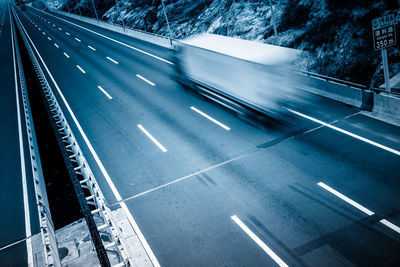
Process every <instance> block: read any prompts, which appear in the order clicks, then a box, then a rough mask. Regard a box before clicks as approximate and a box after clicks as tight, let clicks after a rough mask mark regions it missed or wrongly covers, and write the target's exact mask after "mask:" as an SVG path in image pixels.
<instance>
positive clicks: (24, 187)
mask: <svg viewBox="0 0 400 267" xmlns="http://www.w3.org/2000/svg"><path fill="white" fill-rule="evenodd" d="M8 8H9V9H8V14H9V16H10V31H11V44H12V52H13V65H14V83H15V98H16V105H17V121H18V141H19V156H20V163H21V180H22V195H23V199H24V216H25V236H26V237H30V236H31V235H32V230H31V216H30V210H29V200H28V187H27V181H26V167H25V156H24V155H25V154H24V141H23V140H22V123H21V110H20V100H19V93H18V91H19V90H18V78H17V63H16V55H15V53H16V51H15V44H14V35H13V33H14V30H13V24H12V21H11V12H10V7H8ZM26 250H27V255H28V262H27V263H28V266H33V249H32V240H31V239H30V238H28V239H27V240H26Z"/></svg>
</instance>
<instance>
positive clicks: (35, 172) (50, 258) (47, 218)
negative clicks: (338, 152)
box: [12, 22, 61, 267]
mask: <svg viewBox="0 0 400 267" xmlns="http://www.w3.org/2000/svg"><path fill="white" fill-rule="evenodd" d="M14 25H15V24H14V22H12V34H13V36H14V40H17V36H16V30H15V26H14ZM14 46H15V47H13V48H12V49H15V52H16V65H17V68H18V77H19V86H20V88H21V96H22V106H23V109H24V117H25V126H26V134H27V137H28V144H29V156H30V162H31V169H32V176H33V187H34V192H35V199H36V206H37V212H38V217H39V225H40V233H41V237H42V244H43V256H44V264H45V266H56V267H58V266H61V263H60V258H59V256H58V248H57V242H56V238H55V233H54V225H53V222H52V220H51V214H50V211H49V207H48V206H49V204H48V203H47V197H46V192H45V186H44V179H43V174H42V172H41V166H40V160H39V151H38V148H37V144H36V137H35V129H34V127H33V125H34V124H33V120H32V112H31V108H30V104H29V99H28V93H27V91H26V82H25V76H24V71H23V67H22V60H21V55H20V51H19V46H18V42H17V41H15V43H14ZM42 188H44V190H42Z"/></svg>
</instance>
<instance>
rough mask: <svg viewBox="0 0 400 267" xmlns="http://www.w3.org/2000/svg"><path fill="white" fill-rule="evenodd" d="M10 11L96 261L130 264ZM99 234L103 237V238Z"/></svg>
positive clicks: (118, 235)
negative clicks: (115, 260) (27, 56)
mask: <svg viewBox="0 0 400 267" xmlns="http://www.w3.org/2000/svg"><path fill="white" fill-rule="evenodd" d="M13 14H14V17H15V18H16V21H17V20H18V21H19V23H17V24H18V28H19V30H20V33H21V36H22V39H23V41H24V43H25V46H26V48H27V50H28V53H29V56H30V58H31V61H32V63H33V66H34V70H35V72H36V74H37V76H38V78H39V81H40V84H41V87H42V90H41V95H42V98H43V100H44V102H45V103H47V105H45V106H46V110H47V112H48V115H49V118H50V121H51V123H52V126H53V129H54V133H55V135H56V138H57V142H58V143H59V147H60V149H61V152H62V154H63V157H64V161H65V164H66V166H67V169H68V172H69V174H70V177H71V181H72V183H73V185H74V189H75V191H76V194H77V197H78V201H79V204H80V206H81V210H82V213H83V214H84V217H85V220H86V223H87V225H88V228H89V231H90V236H91V238H92V242H93V245H94V247H95V249H96V252H97V255H98V258H99V261H100V264H101V265H102V266H111V264H110V260H109V257H108V256H109V255H111V256H114V257H115V256H116V258H117V261H118V263H117V264H115V265H114V266H132V264H131V262H130V258H129V256H128V253H127V246H126V244H125V240H124V239H123V238H122V234H121V232H120V229H119V226H118V225H117V223H116V222H115V221H114V219H113V218H112V213H111V209H110V208H109V207H108V205H107V204H106V202H105V198H104V195H103V193H102V191H101V190H100V187H99V185H98V183H97V181H96V179H95V177H94V175H93V173H92V170H91V169H90V166H89V164H88V163H87V161H86V158H85V157H84V155H83V152H82V150H81V149H80V147H79V144H78V142H77V140H76V138H75V136H74V134H73V132H72V130H71V127H70V126H69V124H68V122H67V120H66V118H65V116H64V113H63V112H62V109H61V107H60V105H59V103H58V101H57V99H56V97H55V95H54V93H53V91H52V89H51V87H50V85H49V83H48V81H47V79H46V77H45V75H44V72H43V70H42V69H41V67H40V64H39V61H38V60H37V58H36V56H35V53H34V52H33V49H32V47H31V45H30V43H29V41H28V37H27V34H26V32H25V29H23V26H22V23H21V21H20V20H19V18H18V15H17V14H16V12H15V10H13ZM30 41H31V40H30ZM32 45H33V43H32ZM102 237H107V238H104V239H103V238H102ZM103 240H106V241H103Z"/></svg>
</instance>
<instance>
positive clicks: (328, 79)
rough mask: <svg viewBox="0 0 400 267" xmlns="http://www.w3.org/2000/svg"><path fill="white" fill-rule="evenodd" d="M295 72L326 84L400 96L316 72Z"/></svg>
mask: <svg viewBox="0 0 400 267" xmlns="http://www.w3.org/2000/svg"><path fill="white" fill-rule="evenodd" d="M294 72H296V73H298V74H302V75H306V76H308V77H311V78H316V79H320V80H324V81H326V82H333V83H337V84H341V85H344V86H347V87H353V88H357V89H360V90H371V91H374V92H375V93H378V94H379V93H385V94H389V95H393V96H396V97H399V96H400V93H398V92H393V91H391V92H387V91H386V90H385V89H382V88H375V87H368V86H366V85H362V84H358V83H353V82H349V81H344V80H340V79H337V78H333V77H330V76H325V75H321V74H318V73H315V72H309V71H304V70H294Z"/></svg>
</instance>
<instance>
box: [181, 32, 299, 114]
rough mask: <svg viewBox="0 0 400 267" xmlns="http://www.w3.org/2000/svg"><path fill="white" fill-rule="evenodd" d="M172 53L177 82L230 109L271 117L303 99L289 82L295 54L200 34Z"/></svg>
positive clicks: (234, 39) (286, 49)
mask: <svg viewBox="0 0 400 267" xmlns="http://www.w3.org/2000/svg"><path fill="white" fill-rule="evenodd" d="M175 55H176V57H175V67H176V78H177V80H178V82H180V83H182V84H184V85H185V86H189V87H190V88H192V89H194V90H196V91H198V92H200V93H201V94H203V95H206V96H207V97H211V98H213V99H214V100H216V101H217V102H219V103H221V104H224V105H226V106H229V107H230V108H232V107H235V106H236V107H239V106H245V107H246V109H250V110H253V111H257V112H261V113H263V114H267V115H270V116H276V115H278V114H281V113H282V112H285V110H284V109H283V108H282V105H285V104H287V103H288V102H291V101H299V99H301V97H302V95H303V91H301V90H299V89H295V86H293V82H292V81H293V79H292V77H293V76H294V74H293V72H292V68H293V64H294V63H295V62H296V61H297V60H298V59H299V58H300V55H301V51H300V50H296V49H290V48H285V47H279V46H274V45H268V44H263V43H258V42H251V41H246V40H241V39H237V38H230V37H225V36H220V35H214V34H202V35H199V36H195V37H193V38H190V39H187V40H184V41H182V42H180V43H179V44H178V45H177V46H176V54H175ZM228 102H229V103H228ZM235 109H236V108H235Z"/></svg>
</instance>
